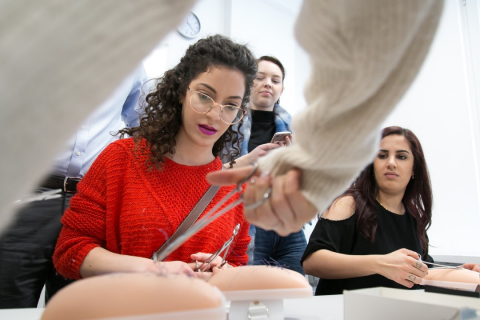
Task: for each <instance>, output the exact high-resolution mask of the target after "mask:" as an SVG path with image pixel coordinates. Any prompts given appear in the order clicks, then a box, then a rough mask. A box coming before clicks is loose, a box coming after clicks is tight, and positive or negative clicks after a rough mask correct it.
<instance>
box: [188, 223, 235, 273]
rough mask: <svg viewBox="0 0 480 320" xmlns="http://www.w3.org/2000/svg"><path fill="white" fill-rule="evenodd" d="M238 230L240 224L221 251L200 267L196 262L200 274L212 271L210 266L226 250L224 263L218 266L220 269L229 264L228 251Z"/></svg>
mask: <svg viewBox="0 0 480 320" xmlns="http://www.w3.org/2000/svg"><path fill="white" fill-rule="evenodd" d="M238 230H240V223H239V224H237V225H236V226H235V228H234V229H233V234H232V236H231V237H230V239H228V240H227V241H226V242H225V243H224V244H223V246H222V247H221V248H220V249H218V250H217V251H216V252H215V253H214V254H212V255H211V256H210V257H209V258H208V259H207V260H205V261H204V262H203V263H202V264H201V265H200V266H198V262H197V261H195V263H196V264H197V267H196V268H195V269H196V270H198V271H200V272H203V271H205V270H208V269H210V265H211V264H212V262H213V260H215V258H216V257H218V256H219V255H220V254H221V253H222V252H223V251H224V250H225V254H224V255H223V258H222V263H220V265H219V266H218V267H219V268H221V267H223V266H224V265H225V264H226V263H227V261H226V260H225V258H226V257H227V254H228V250H230V245H231V244H232V242H233V239H235V236H236V235H237V234H238Z"/></svg>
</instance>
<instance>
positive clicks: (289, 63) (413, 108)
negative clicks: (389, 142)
mask: <svg viewBox="0 0 480 320" xmlns="http://www.w3.org/2000/svg"><path fill="white" fill-rule="evenodd" d="M468 1H470V0H468ZM300 2H301V1H300V0H203V1H200V2H199V3H198V4H197V5H196V6H195V8H194V9H193V10H192V11H193V12H194V13H196V14H197V16H198V17H199V18H200V20H201V23H202V32H201V34H200V36H199V37H197V38H195V39H193V40H187V39H185V38H183V37H182V36H180V35H179V34H178V33H177V32H172V33H171V34H170V35H169V36H167V38H166V39H164V41H163V42H162V43H161V45H160V46H159V48H160V49H159V51H158V52H157V54H158V57H157V59H156V60H158V61H160V62H159V63H157V64H158V66H157V67H156V69H154V68H151V67H150V68H149V67H148V66H147V68H148V69H147V72H148V73H149V74H150V75H152V76H158V75H159V74H161V73H162V72H163V71H164V70H165V69H166V68H170V67H172V66H174V65H175V64H176V63H177V62H178V60H179V59H180V57H181V56H182V55H183V53H184V52H185V49H186V48H187V47H188V45H190V44H192V43H194V42H195V41H197V40H198V39H199V38H201V37H204V36H206V35H211V34H215V33H220V34H225V35H228V36H231V37H232V38H233V39H234V40H236V41H239V42H243V43H248V45H249V47H250V48H251V49H252V51H253V52H254V54H255V55H256V56H261V55H274V56H276V57H278V58H279V59H280V60H281V61H282V63H283V64H284V65H285V68H286V71H287V76H286V79H285V91H284V94H283V95H282V98H281V100H282V105H283V106H284V107H286V108H287V110H288V111H289V112H290V113H291V114H295V113H297V112H298V110H300V109H301V108H303V107H304V106H305V100H304V98H303V86H304V83H305V80H306V78H307V76H308V72H309V62H308V57H306V55H305V53H304V52H303V50H302V49H301V48H300V47H299V46H298V45H297V43H296V41H295V39H294V37H293V25H294V21H295V17H296V15H297V13H298V11H299V8H300ZM460 3H461V1H460V0H446V6H445V10H444V14H443V17H442V20H441V24H440V28H439V30H438V33H437V37H436V39H435V41H434V43H433V46H432V48H431V52H430V54H429V56H428V57H427V60H426V62H425V64H424V66H423V68H422V70H421V72H420V74H419V76H418V78H417V79H416V81H415V82H414V84H413V85H412V87H411V88H410V90H409V91H408V92H407V94H406V96H405V97H404V98H403V100H402V101H401V102H400V103H399V105H398V108H397V109H396V111H395V112H394V113H393V114H392V115H391V116H390V117H389V118H388V119H387V120H386V121H385V123H384V126H388V125H400V126H403V127H407V128H409V129H411V130H412V131H413V132H414V133H415V134H416V135H417V136H418V137H419V139H420V141H421V142H422V145H423V147H424V151H425V154H426V158H427V162H428V166H429V169H430V174H431V178H432V183H433V192H434V212H433V224H432V227H431V228H430V230H429V236H430V243H431V245H432V247H431V253H432V254H434V255H449V256H476V257H480V246H479V244H480V231H479V230H478V229H479V228H480V200H479V194H480V189H479V186H480V174H479V172H480V168H479V163H478V162H479V160H478V159H479V155H478V153H479V151H480V148H479V147H478V145H479V142H478V141H480V136H479V134H478V132H479V130H478V126H479V119H477V118H475V117H474V116H472V110H474V111H478V105H475V101H471V100H472V99H471V97H470V96H469V90H470V91H471V86H472V85H471V83H470V82H469V79H468V77H467V74H468V71H469V68H470V65H469V62H468V61H467V60H465V59H466V58H465V57H466V55H465V53H466V52H465V51H464V47H465V45H464V43H462V41H463V40H462V39H463V33H462V31H463V29H462V28H461V20H460V5H461V4H460ZM479 40H480V39H479ZM473 58H474V59H478V57H473ZM147 64H148V63H147ZM477 86H478V84H477ZM469 88H470V89H469ZM474 108H477V109H474ZM477 114H478V113H477ZM310 232H311V228H308V229H307V234H310Z"/></svg>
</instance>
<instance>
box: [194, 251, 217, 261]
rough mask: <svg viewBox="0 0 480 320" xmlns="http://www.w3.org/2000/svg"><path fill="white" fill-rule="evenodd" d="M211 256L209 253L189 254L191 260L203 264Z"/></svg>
mask: <svg viewBox="0 0 480 320" xmlns="http://www.w3.org/2000/svg"><path fill="white" fill-rule="evenodd" d="M211 255H212V254H211V253H204V252H197V253H194V254H191V255H190V258H191V259H192V260H197V261H199V262H203V261H206V260H207V259H208V258H210V256H211Z"/></svg>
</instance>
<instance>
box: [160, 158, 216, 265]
mask: <svg viewBox="0 0 480 320" xmlns="http://www.w3.org/2000/svg"><path fill="white" fill-rule="evenodd" d="M222 167H223V165H222ZM222 169H223V168H222ZM219 188H220V187H219V186H210V188H208V190H207V191H206V192H205V194H204V195H203V197H202V198H201V199H200V200H199V201H198V202H197V204H196V205H195V207H194V208H193V209H192V211H190V213H189V214H188V216H187V217H186V218H185V220H183V222H182V223H181V224H180V225H179V226H178V228H177V230H175V232H174V233H173V234H172V236H171V237H170V238H168V239H167V241H165V243H164V244H162V246H161V247H160V249H158V250H157V251H156V252H155V253H154V254H153V255H152V258H153V256H154V255H155V254H157V253H160V252H162V251H163V249H165V248H166V247H167V246H168V245H169V244H170V243H172V242H173V241H174V240H175V239H177V238H178V237H179V236H181V235H182V234H184V233H185V232H187V230H188V229H190V227H191V226H193V224H194V223H195V221H197V219H198V217H200V215H201V214H202V212H203V211H204V210H205V208H206V207H207V206H208V204H209V203H210V201H212V199H213V197H214V196H215V194H216V193H217V191H218V189H219Z"/></svg>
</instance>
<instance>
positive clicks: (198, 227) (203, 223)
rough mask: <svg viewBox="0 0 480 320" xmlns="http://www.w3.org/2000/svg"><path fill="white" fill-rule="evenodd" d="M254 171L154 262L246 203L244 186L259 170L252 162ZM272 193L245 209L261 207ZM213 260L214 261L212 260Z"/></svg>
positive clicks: (155, 259) (162, 250)
mask: <svg viewBox="0 0 480 320" xmlns="http://www.w3.org/2000/svg"><path fill="white" fill-rule="evenodd" d="M252 165H253V169H252V171H250V173H249V174H248V175H247V176H246V177H245V178H243V179H242V180H241V181H240V182H238V184H237V186H236V187H235V188H234V189H233V190H232V191H230V192H229V193H228V194H227V195H226V196H225V197H224V198H223V199H222V200H220V201H219V202H218V203H217V204H216V205H215V206H214V207H213V208H212V209H211V210H210V211H208V212H207V213H206V214H205V215H204V216H203V217H202V218H201V219H200V220H198V221H197V222H196V223H195V224H194V225H193V226H192V227H191V228H190V229H188V230H187V231H186V232H185V233H184V234H182V235H180V236H179V237H178V238H177V239H175V240H174V241H172V242H171V243H170V244H169V245H167V246H166V247H165V248H163V249H160V250H158V251H157V252H155V253H154V254H153V261H162V260H163V259H165V258H166V257H167V256H168V255H169V254H171V253H172V252H173V251H175V250H177V249H178V248H179V247H180V246H181V245H182V244H184V243H185V241H187V240H188V239H190V238H191V237H192V236H193V235H195V234H196V233H197V232H199V231H200V230H202V229H203V228H205V227H206V226H207V225H208V224H209V223H211V222H212V221H213V220H215V219H217V218H218V217H220V216H222V215H223V214H224V213H226V212H228V211H229V210H230V209H232V208H234V207H236V206H238V205H239V204H240V203H242V202H244V198H243V193H242V186H243V184H245V183H246V182H247V181H248V180H250V179H251V178H252V177H253V175H254V174H255V172H256V171H257V169H258V163H256V162H252ZM237 193H239V194H240V197H239V198H238V200H236V201H234V202H232V203H230V204H229V205H228V206H226V207H225V208H223V209H222V210H220V211H218V212H217V210H218V209H219V208H220V207H221V206H222V205H223V204H224V203H225V202H227V201H228V200H230V198H231V197H233V196H234V195H235V194H237ZM270 193H271V188H269V189H268V190H267V191H266V192H265V194H264V195H263V197H262V199H261V200H260V201H258V202H255V203H253V204H250V205H244V208H245V209H246V210H253V209H255V208H257V207H259V206H260V205H262V204H263V203H264V202H265V201H266V200H267V199H268V197H269V196H270ZM212 260H213V259H212Z"/></svg>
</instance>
